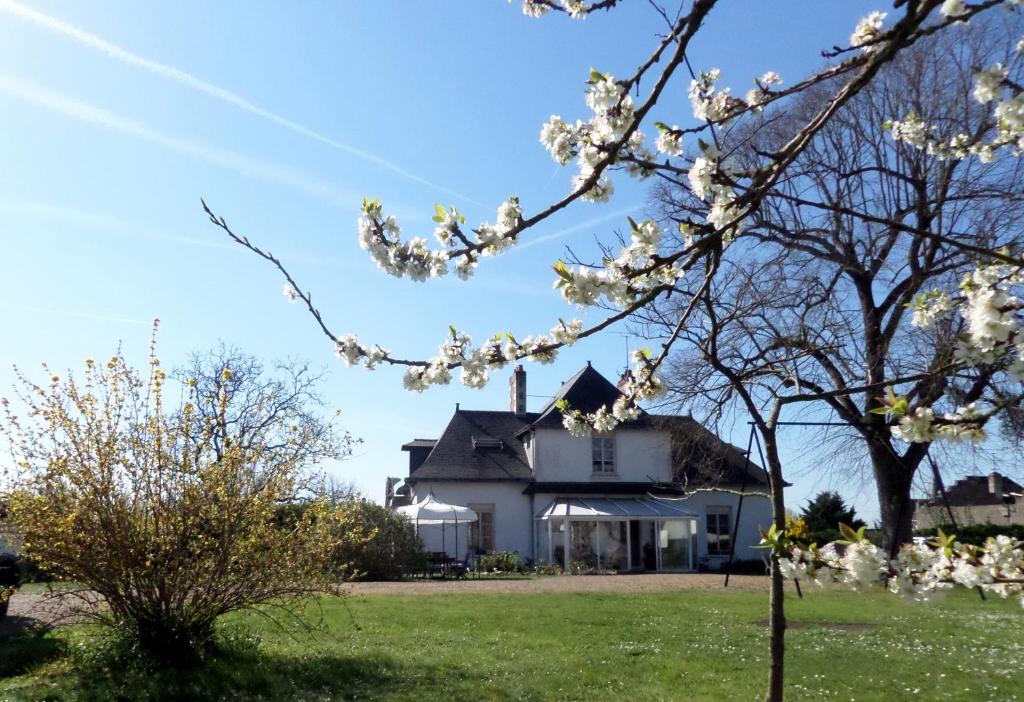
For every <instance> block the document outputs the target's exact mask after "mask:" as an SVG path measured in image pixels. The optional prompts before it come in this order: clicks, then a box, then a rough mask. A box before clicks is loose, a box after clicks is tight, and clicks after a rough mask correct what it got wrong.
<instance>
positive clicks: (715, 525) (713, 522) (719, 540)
mask: <svg viewBox="0 0 1024 702" xmlns="http://www.w3.org/2000/svg"><path fill="white" fill-rule="evenodd" d="M707 518H708V555H709V556H728V555H729V550H730V549H731V548H732V508H731V507H708V511H707Z"/></svg>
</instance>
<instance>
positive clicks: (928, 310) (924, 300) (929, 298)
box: [910, 290, 953, 329]
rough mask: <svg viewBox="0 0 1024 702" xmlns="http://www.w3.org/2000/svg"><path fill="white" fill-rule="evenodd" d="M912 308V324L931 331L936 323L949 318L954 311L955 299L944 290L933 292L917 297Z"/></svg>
mask: <svg viewBox="0 0 1024 702" xmlns="http://www.w3.org/2000/svg"><path fill="white" fill-rule="evenodd" d="M910 306H911V308H912V309H913V311H914V314H913V319H912V320H911V324H913V325H914V326H915V327H920V328H921V329H930V328H932V327H933V326H934V325H935V322H937V321H939V320H941V319H945V318H946V317H947V316H949V313H950V312H951V311H952V310H953V298H952V297H951V296H950V294H949V293H947V292H945V291H943V290H932V291H929V292H926V293H921V294H920V295H918V296H917V297H915V298H914V301H913V302H912V303H911V305H910Z"/></svg>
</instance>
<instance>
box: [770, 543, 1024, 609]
mask: <svg viewBox="0 0 1024 702" xmlns="http://www.w3.org/2000/svg"><path fill="white" fill-rule="evenodd" d="M850 531H852V530H850ZM769 540H770V537H768V535H767V533H766V535H765V538H763V539H762V544H765V545H767V544H768V541H769ZM779 571H780V572H781V573H782V576H783V577H785V578H788V579H790V580H803V581H805V582H813V583H815V584H817V585H819V586H822V587H828V586H831V585H834V584H835V585H839V586H841V587H847V588H850V589H854V590H866V589H870V588H873V587H877V586H878V585H879V584H881V583H885V584H886V586H887V588H888V590H889V591H890V592H892V593H895V594H900V595H903V596H905V597H908V598H911V599H914V600H927V599H929V598H931V597H933V596H934V595H935V594H936V593H938V592H941V591H943V590H948V589H951V588H953V587H955V586H957V585H959V586H961V587H966V588H980V589H982V590H984V591H986V592H991V593H993V594H997V595H999V596H1000V597H1009V596H1010V595H1014V594H1016V595H1020V596H1021V606H1024V542H1019V541H1015V540H1014V539H1012V538H1010V537H1008V536H996V537H990V538H989V539H987V540H986V541H985V544H984V545H983V546H971V545H968V544H962V543H960V542H958V541H956V540H955V537H953V536H946V535H945V534H943V533H942V532H941V531H940V532H939V536H938V538H937V539H935V541H933V542H932V543H924V542H920V541H918V542H914V543H908V544H905V545H904V546H903V547H902V548H901V549H900V550H899V552H898V553H897V555H896V557H895V558H893V559H889V558H887V557H886V555H885V553H884V552H882V551H881V549H879V548H878V547H877V546H875V545H874V544H872V543H871V542H869V541H868V540H867V539H865V538H864V537H863V529H862V530H860V531H859V532H857V535H856V536H855V537H854V538H853V540H851V541H842V542H835V543H831V544H828V545H826V546H824V547H823V548H820V549H819V548H818V547H817V546H816V545H815V544H811V545H810V546H804V545H800V544H790V545H788V547H787V549H786V550H785V551H784V552H782V555H780V557H779Z"/></svg>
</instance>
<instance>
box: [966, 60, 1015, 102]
mask: <svg viewBox="0 0 1024 702" xmlns="http://www.w3.org/2000/svg"><path fill="white" fill-rule="evenodd" d="M1008 75H1009V72H1008V71H1007V70H1006V69H1005V68H1003V64H1001V63H997V64H994V65H993V66H991V67H989V68H987V69H985V70H983V71H978V72H977V73H975V74H974V99H975V100H977V101H978V102H980V103H982V104H985V103H988V102H992V101H993V100H998V99H999V98H1001V97H1002V96H1003V81H1004V80H1006V77H1007V76H1008Z"/></svg>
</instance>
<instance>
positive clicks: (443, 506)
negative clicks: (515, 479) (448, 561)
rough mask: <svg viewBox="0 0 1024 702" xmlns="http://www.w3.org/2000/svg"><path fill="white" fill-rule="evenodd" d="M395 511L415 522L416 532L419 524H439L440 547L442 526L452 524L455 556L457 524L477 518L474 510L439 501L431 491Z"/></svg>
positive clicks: (442, 539)
mask: <svg viewBox="0 0 1024 702" xmlns="http://www.w3.org/2000/svg"><path fill="white" fill-rule="evenodd" d="M396 511H397V512H398V513H399V514H401V515H404V516H405V517H408V518H409V519H411V520H412V521H413V522H415V523H416V533H417V534H418V533H419V530H420V524H440V525H441V548H442V549H444V527H445V525H446V524H454V525H455V556H456V557H458V555H459V524H468V523H470V522H475V521H477V519H478V517H477V515H476V512H474V511H473V510H471V509H470V508H469V507H463V506H462V505H450V504H448V503H447V502H441V501H440V500H439V499H437V498H436V497H434V493H433V492H431V493H430V494H428V495H427V496H426V497H424V498H423V500H422V501H420V502H416V503H414V504H411V505H405V506H404V507H399V508H398V509H397V510H396Z"/></svg>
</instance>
